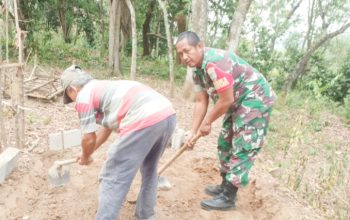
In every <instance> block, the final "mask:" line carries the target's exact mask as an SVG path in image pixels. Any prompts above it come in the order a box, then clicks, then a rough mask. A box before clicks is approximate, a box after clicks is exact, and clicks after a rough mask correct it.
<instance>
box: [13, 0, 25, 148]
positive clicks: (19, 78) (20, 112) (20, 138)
mask: <svg viewBox="0 0 350 220" xmlns="http://www.w3.org/2000/svg"><path fill="white" fill-rule="evenodd" d="M13 5H14V14H15V20H16V35H17V43H18V63H19V64H21V66H20V67H18V68H17V72H16V75H15V76H16V77H15V79H14V81H13V83H14V84H15V86H14V87H15V90H14V92H15V96H13V97H12V98H13V99H14V100H13V101H14V106H13V107H14V109H15V110H16V120H15V123H16V128H17V132H16V144H17V146H18V147H19V148H24V143H25V140H24V130H25V128H24V123H25V121H24V109H23V107H24V91H23V72H24V66H23V62H24V43H23V41H24V33H23V31H22V30H21V28H20V26H19V22H18V9H17V0H14V1H13Z"/></svg>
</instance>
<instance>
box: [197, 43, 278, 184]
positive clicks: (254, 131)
mask: <svg viewBox="0 0 350 220" xmlns="http://www.w3.org/2000/svg"><path fill="white" fill-rule="evenodd" d="M193 80H194V83H195V91H196V92H200V91H205V92H207V93H208V95H209V96H210V97H211V99H212V100H213V101H214V103H216V102H217V100H218V99H219V96H218V94H219V93H220V92H222V91H224V90H225V89H227V88H228V87H230V86H232V87H233V93H234V94H233V95H234V103H233V104H232V106H231V107H230V108H229V110H228V111H227V112H226V114H225V116H224V120H223V125H222V129H221V132H220V135H219V138H218V158H219V160H220V165H221V166H220V170H221V172H222V174H224V177H225V179H226V180H227V181H229V182H231V183H232V184H233V185H235V186H237V187H239V186H245V185H247V184H248V172H249V170H250V169H251V167H252V165H253V163H254V160H255V158H256V156H257V154H258V153H259V151H260V149H261V147H262V145H263V142H264V138H265V136H266V131H267V127H268V123H269V118H270V114H271V107H272V105H273V103H274V101H275V99H276V95H275V93H274V92H273V90H272V88H271V87H270V85H269V83H268V82H267V81H266V79H265V78H264V76H263V75H262V74H261V73H259V72H258V71H257V70H255V69H253V68H252V67H251V66H250V65H249V64H248V63H247V62H246V61H244V60H243V59H241V58H240V57H238V56H237V55H235V54H234V53H232V52H227V51H223V50H219V49H213V48H205V51H204V57H203V63H202V68H200V69H196V70H195V74H194V75H193Z"/></svg>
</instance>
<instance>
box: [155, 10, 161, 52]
mask: <svg viewBox="0 0 350 220" xmlns="http://www.w3.org/2000/svg"><path fill="white" fill-rule="evenodd" d="M160 14H162V12H160V13H159V15H158V19H157V26H156V34H160V22H161V16H160ZM158 56H159V38H158V37H157V39H156V51H155V57H158Z"/></svg>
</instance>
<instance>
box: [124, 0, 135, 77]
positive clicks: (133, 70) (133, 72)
mask: <svg viewBox="0 0 350 220" xmlns="http://www.w3.org/2000/svg"><path fill="white" fill-rule="evenodd" d="M125 3H126V4H127V6H128V8H129V11H130V16H131V35H132V53H131V67H130V78H131V80H135V77H136V58H137V36H136V20H135V19H136V18H135V11H134V7H133V6H132V4H131V1H130V0H125Z"/></svg>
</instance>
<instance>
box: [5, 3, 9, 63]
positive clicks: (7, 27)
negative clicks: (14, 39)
mask: <svg viewBox="0 0 350 220" xmlns="http://www.w3.org/2000/svg"><path fill="white" fill-rule="evenodd" d="M6 3H7V1H6ZM5 17H6V18H5V20H6V21H5V32H6V62H7V63H8V62H9V39H10V37H9V7H8V5H7V4H6V15H5Z"/></svg>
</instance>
